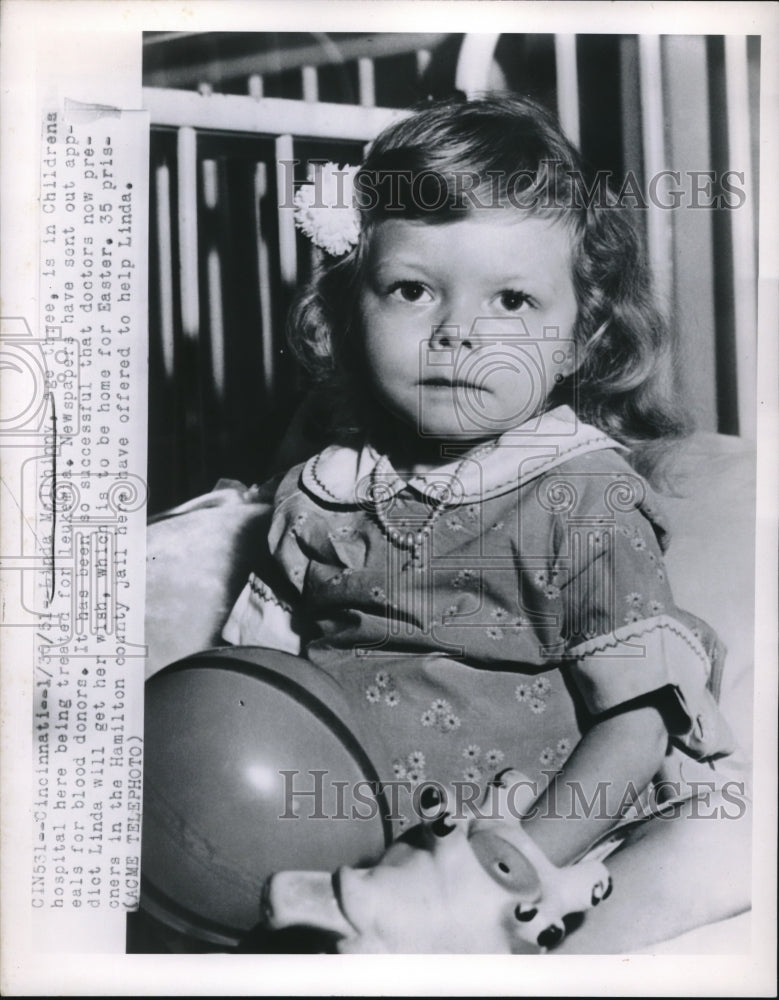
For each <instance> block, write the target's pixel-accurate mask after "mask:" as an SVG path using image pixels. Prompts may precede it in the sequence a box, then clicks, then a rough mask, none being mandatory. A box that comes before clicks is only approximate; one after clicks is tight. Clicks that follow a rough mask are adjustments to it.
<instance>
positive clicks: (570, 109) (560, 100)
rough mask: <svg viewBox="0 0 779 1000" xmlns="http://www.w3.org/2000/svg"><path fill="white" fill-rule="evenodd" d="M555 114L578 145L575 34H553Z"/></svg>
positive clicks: (579, 132)
mask: <svg viewBox="0 0 779 1000" xmlns="http://www.w3.org/2000/svg"><path fill="white" fill-rule="evenodd" d="M554 48H555V74H556V78H557V114H558V116H559V118H560V125H561V126H562V129H563V132H564V133H565V134H566V136H567V137H568V138H569V139H570V140H571V142H572V143H573V144H574V146H578V145H579V141H580V139H581V129H580V126H579V74H578V70H577V66H576V35H555V38H554Z"/></svg>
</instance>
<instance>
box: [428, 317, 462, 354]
mask: <svg viewBox="0 0 779 1000" xmlns="http://www.w3.org/2000/svg"><path fill="white" fill-rule="evenodd" d="M429 344H430V347H432V348H434V349H435V348H440V349H442V350H452V349H454V348H458V347H464V348H466V349H467V348H471V347H473V343H472V341H471V339H470V337H469V336H468V331H467V330H466V331H463V330H462V329H461V328H460V327H459V326H458V325H457V324H454V323H439V324H437V325H435V326H432V327H431V328H430V340H429Z"/></svg>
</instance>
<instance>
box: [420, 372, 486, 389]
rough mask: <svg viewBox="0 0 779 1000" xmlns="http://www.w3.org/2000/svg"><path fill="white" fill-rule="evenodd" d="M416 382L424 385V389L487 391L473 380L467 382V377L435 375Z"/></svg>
mask: <svg viewBox="0 0 779 1000" xmlns="http://www.w3.org/2000/svg"><path fill="white" fill-rule="evenodd" d="M417 384H418V385H421V386H424V388H425V389H471V390H473V391H476V392H485V391H488V390H486V388H485V386H483V385H477V384H476V383H475V382H469V381H468V380H467V379H461V378H445V377H444V376H441V375H436V376H435V377H434V378H423V379H420V380H419V382H418V383H417Z"/></svg>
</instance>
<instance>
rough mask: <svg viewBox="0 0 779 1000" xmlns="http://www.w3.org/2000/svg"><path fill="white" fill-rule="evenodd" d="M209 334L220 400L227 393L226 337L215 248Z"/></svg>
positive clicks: (211, 262) (210, 264)
mask: <svg viewBox="0 0 779 1000" xmlns="http://www.w3.org/2000/svg"><path fill="white" fill-rule="evenodd" d="M206 265H207V266H206V270H207V274H208V321H209V322H208V332H209V341H210V346H211V373H212V377H213V382H212V385H213V387H214V390H215V391H216V394H217V396H218V397H219V399H220V400H222V399H224V392H225V336H224V312H223V303H222V265H221V263H220V261H219V253H218V251H217V249H216V248H215V247H212V248H211V249H210V250H209V251H208V258H207V261H206Z"/></svg>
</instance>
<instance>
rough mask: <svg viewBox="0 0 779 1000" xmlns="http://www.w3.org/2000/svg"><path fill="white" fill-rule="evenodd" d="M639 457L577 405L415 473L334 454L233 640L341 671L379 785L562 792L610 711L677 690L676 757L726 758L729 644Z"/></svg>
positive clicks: (672, 719) (280, 543)
mask: <svg viewBox="0 0 779 1000" xmlns="http://www.w3.org/2000/svg"><path fill="white" fill-rule="evenodd" d="M621 450H622V449H621V446H620V445H618V444H617V443H616V442H614V441H613V440H611V439H610V438H608V437H607V436H606V435H604V434H603V433H601V432H600V431H598V430H596V429H595V428H593V427H591V426H588V425H586V424H582V423H581V422H579V421H578V420H577V418H576V417H575V415H574V414H573V411H571V410H570V409H569V408H567V407H560V408H558V409H556V410H552V411H550V412H548V413H546V414H544V415H543V416H542V417H541V418H540V419H539V420H537V421H535V423H534V425H533V427H532V428H529V427H528V426H527V425H525V426H524V428H519V429H518V430H514V431H511V432H508V433H506V434H504V435H503V436H502V437H501V438H499V439H498V440H497V441H496V442H494V443H493V444H492V445H491V446H490V447H488V448H481V449H476V450H474V451H472V452H471V453H469V454H465V455H464V456H456V457H455V458H453V460H452V462H451V463H450V464H448V465H446V466H444V467H442V468H439V469H437V470H435V471H434V472H431V473H429V474H427V475H425V476H417V477H414V478H412V479H410V480H408V481H404V480H403V479H402V478H401V477H399V476H398V475H397V474H396V473H395V472H394V470H393V469H392V467H391V465H390V464H389V462H388V460H387V459H386V457H385V456H381V455H379V454H378V453H377V452H376V451H375V450H374V449H372V448H371V447H370V446H365V447H364V448H363V449H362V450H359V451H358V450H355V449H351V448H345V447H331V448H328V449H326V450H325V451H323V452H322V453H320V454H319V455H317V456H315V457H314V458H312V459H311V460H309V461H308V462H307V463H305V464H304V465H302V466H298V467H296V468H294V469H292V470H291V471H290V472H289V473H288V474H287V475H286V476H285V477H284V478H283V480H282V481H281V483H280V484H279V485H277V486H276V487H274V489H275V493H274V497H273V505H274V513H273V520H272V525H271V529H270V534H269V539H268V542H269V551H268V553H267V557H268V558H267V559H266V560H265V561H264V565H258V572H257V574H256V575H254V576H252V578H251V579H250V581H249V583H248V584H247V586H246V588H245V589H244V591H243V593H242V594H241V596H240V598H239V600H238V602H237V603H236V605H235V607H234V609H233V612H232V614H231V616H230V619H229V621H228V623H227V625H226V627H225V631H224V636H225V638H226V639H227V641H229V642H232V643H236V644H241V645H258V646H269V647H273V648H279V649H284V650H287V651H289V652H294V653H298V652H300V653H302V654H303V655H305V656H306V657H308V659H309V660H310V661H311V664H312V669H314V670H322V671H325V672H327V673H328V674H329V675H330V676H331V677H332V678H333V679H334V680H335V681H336V683H337V684H338V685H339V686H340V688H341V689H342V691H343V693H344V695H345V697H346V700H347V702H348V704H349V705H350V711H351V713H352V717H351V718H350V719H349V720H347V721H348V723H349V725H350V726H351V727H352V728H353V729H354V731H355V733H356V734H357V735H358V738H359V739H361V741H362V742H363V745H364V746H365V749H366V751H367V753H368V755H369V757H371V759H372V760H373V763H374V765H375V767H376V769H377V771H378V773H379V775H380V776H381V777H382V779H383V780H392V779H398V780H401V781H403V782H406V783H407V786H406V787H410V788H411V789H413V788H414V787H416V786H418V785H420V784H421V783H423V782H424V781H426V780H431V779H434V780H436V781H439V782H442V783H444V784H448V783H453V782H458V781H460V782H463V781H465V782H475V783H478V784H483V783H484V782H486V781H488V780H490V779H492V778H493V777H494V776H495V774H496V773H498V772H500V771H501V770H503V769H505V768H506V767H508V766H511V767H514V768H518V769H519V770H521V771H523V772H524V773H525V774H526V775H527V776H528V777H529V778H530V779H531V780H533V781H537V782H538V783H539V787H543V786H544V785H545V783H546V782H547V781H548V780H549V779H550V778H551V776H552V775H553V774H554V773H555V772H556V771H557V770H559V769H560V767H561V766H562V765H563V764H564V762H565V760H566V758H567V757H568V755H569V754H570V752H571V750H572V749H573V747H574V746H575V745H576V743H577V742H578V741H579V739H580V737H581V734H582V732H583V731H584V730H585V729H586V728H587V726H588V725H589V724H590V723H591V721H592V719H593V718H594V717H595V716H597V714H599V713H601V712H605V711H607V710H609V709H612V708H615V707H616V706H619V705H621V704H622V703H624V702H627V701H630V700H631V699H633V698H637V697H639V696H641V695H643V694H647V693H649V692H654V691H656V690H658V689H661V688H665V689H666V690H667V693H668V694H669V698H668V699H667V701H668V704H669V706H670V708H669V711H668V712H667V713H666V722H667V725H668V728H669V734H670V742H669V758H668V760H669V764H671V762H672V761H674V760H676V761H679V760H687V761H690V762H694V761H711V760H713V759H715V758H717V757H719V756H722V755H725V754H727V753H728V752H730V750H731V749H732V742H731V736H730V732H729V730H728V726H727V723H726V722H725V720H724V719H723V717H722V716H721V714H720V712H719V710H718V707H717V704H716V697H717V694H718V686H719V681H720V677H721V671H722V666H723V663H722V659H723V651H722V649H721V647H720V645H719V643H718V641H717V638H716V636H715V635H714V633H713V632H712V630H711V629H710V628H709V627H708V626H707V625H705V624H704V623H703V622H701V621H700V620H698V619H695V618H694V617H693V616H691V615H689V614H687V613H686V612H684V611H682V610H680V609H678V608H677V607H676V606H675V605H674V602H673V598H672V595H671V591H670V589H669V585H668V580H667V579H666V574H665V569H664V565H663V557H662V553H663V550H664V547H665V545H666V543H667V533H666V530H665V528H664V525H663V522H662V518H661V516H660V514H659V513H658V510H657V508H656V501H655V499H654V497H653V495H652V493H651V491H650V489H649V487H648V485H647V484H646V482H645V481H644V480H643V479H642V478H641V477H639V476H638V475H637V474H636V473H635V472H634V471H633V470H632V469H631V467H630V466H629V465H628V464H627V462H626V461H625V459H624V458H623V457H622V455H621V454H620V451H621ZM260 562H263V560H260ZM707 767H708V768H709V769H710V767H711V765H707ZM677 772H678V766H677ZM669 773H674V772H673V768H671V769H670V770H669ZM408 806H409V808H404V806H403V801H402V800H400V813H401V818H400V826H401V827H402V826H403V825H404V824H405V823H406V822H408V821H409V820H410V819H412V818H413V816H412V813H411V810H410V799H409V800H408Z"/></svg>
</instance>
